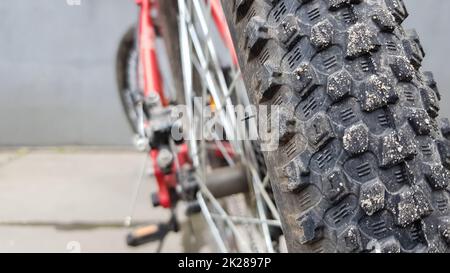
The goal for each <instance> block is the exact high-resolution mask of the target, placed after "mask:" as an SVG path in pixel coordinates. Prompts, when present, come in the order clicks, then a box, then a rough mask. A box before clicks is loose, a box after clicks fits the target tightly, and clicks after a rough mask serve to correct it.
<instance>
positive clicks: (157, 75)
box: [135, 0, 238, 208]
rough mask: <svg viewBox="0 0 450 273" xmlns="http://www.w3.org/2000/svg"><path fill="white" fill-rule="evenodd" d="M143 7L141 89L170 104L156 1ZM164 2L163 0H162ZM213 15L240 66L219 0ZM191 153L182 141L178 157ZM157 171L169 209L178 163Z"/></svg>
mask: <svg viewBox="0 0 450 273" xmlns="http://www.w3.org/2000/svg"><path fill="white" fill-rule="evenodd" d="M135 1H136V4H138V5H139V7H140V14H139V24H138V26H139V29H138V39H137V41H138V44H139V69H140V70H141V75H142V77H143V78H142V85H143V86H142V89H143V93H144V97H148V96H149V95H150V94H152V93H157V94H158V96H159V97H160V100H161V103H162V105H163V106H164V107H167V106H168V105H169V101H168V100H167V98H166V97H165V96H164V90H163V83H162V78H161V71H160V69H159V63H158V56H157V52H156V46H155V45H156V31H155V24H154V22H153V18H152V11H154V10H155V9H156V10H158V1H157V0H135ZM163 1H164V0H163ZM210 6H211V15H212V18H213V21H214V23H215V25H216V27H217V30H218V31H219V34H220V36H221V38H222V40H223V42H224V43H225V45H226V46H227V48H228V49H229V51H230V54H231V57H232V59H233V64H234V65H236V66H237V64H238V59H237V55H236V51H235V49H234V45H233V41H232V39H231V34H230V31H229V29H228V25H227V22H226V20H225V16H224V13H223V10H222V5H221V4H220V1H219V0H210ZM159 152H160V151H159V150H158V149H152V150H151V151H150V157H151V158H152V160H153V162H156V161H157V157H158V155H159ZM187 155H188V152H187V145H186V144H182V145H180V147H179V151H178V153H177V156H178V157H179V161H180V162H183V164H184V163H186V162H187V161H188V160H187V159H186V158H187ZM153 168H154V173H155V177H156V180H157V183H158V187H159V190H158V198H159V204H160V205H161V206H162V207H164V208H170V207H171V206H172V202H171V200H170V189H173V188H174V187H175V186H176V176H175V175H174V174H175V173H176V171H177V170H176V169H174V168H175V165H174V166H173V167H172V172H171V174H164V173H163V172H162V171H161V170H160V168H159V167H158V165H157V164H154V166H153Z"/></svg>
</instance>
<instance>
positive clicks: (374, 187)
mask: <svg viewBox="0 0 450 273" xmlns="http://www.w3.org/2000/svg"><path fill="white" fill-rule="evenodd" d="M136 3H137V4H138V5H139V8H140V15H139V21H138V24H137V25H136V26H135V27H133V28H131V29H130V31H129V32H128V33H127V34H126V35H125V37H124V39H123V40H122V43H121V46H120V49H119V54H118V58H117V60H118V61H117V75H118V83H119V92H120V95H121V98H122V102H123V105H124V108H125V109H126V113H127V116H128V118H129V120H130V124H131V125H132V128H133V130H134V132H135V133H136V135H137V143H138V144H139V146H140V147H141V148H142V149H143V150H146V151H147V152H148V153H149V157H150V158H151V162H152V166H153V170H154V176H155V177H156V180H157V182H158V187H159V189H158V192H157V193H155V194H154V195H153V196H152V202H153V204H154V205H155V206H162V207H164V208H167V209H171V210H172V211H174V209H175V207H176V205H177V204H178V203H179V202H178V201H181V200H182V201H183V206H185V208H186V213H187V214H188V215H193V214H197V213H200V214H201V215H202V216H203V217H204V219H205V222H206V223H207V225H208V228H209V231H210V234H211V236H212V238H213V239H214V242H215V245H216V247H217V251H221V252H283V251H285V250H288V251H290V252H408V253H410V252H447V251H448V250H449V244H450V217H449V216H450V211H449V176H450V173H449V169H450V146H449V144H450V142H449V141H450V123H449V121H448V120H447V119H440V118H438V112H439V100H440V93H439V91H438V88H437V84H436V82H435V80H434V78H433V75H432V73H431V72H423V71H422V70H421V63H422V61H423V58H424V50H423V48H422V46H421V44H420V41H419V38H418V35H417V33H416V32H415V31H406V30H404V29H403V28H402V26H401V23H402V22H403V21H404V20H405V19H406V17H407V16H408V13H407V10H406V8H405V5H404V3H403V1H401V0H370V1H369V0H367V1H364V0H300V1H297V0H261V1H253V0H228V1H222V4H221V3H220V2H219V1H218V0H209V1H205V0H164V1H154V0H136ZM222 5H223V7H222ZM205 128H206V129H205ZM178 229H179V225H178V222H177V217H176V214H175V213H173V216H172V218H171V219H170V221H169V222H168V223H164V224H160V225H153V226H150V227H145V228H142V229H138V230H136V231H134V232H132V233H131V234H130V236H129V237H128V243H129V244H130V245H140V244H142V243H146V242H149V241H153V240H155V238H161V237H163V236H165V235H166V234H167V233H168V232H170V231H177V230H178Z"/></svg>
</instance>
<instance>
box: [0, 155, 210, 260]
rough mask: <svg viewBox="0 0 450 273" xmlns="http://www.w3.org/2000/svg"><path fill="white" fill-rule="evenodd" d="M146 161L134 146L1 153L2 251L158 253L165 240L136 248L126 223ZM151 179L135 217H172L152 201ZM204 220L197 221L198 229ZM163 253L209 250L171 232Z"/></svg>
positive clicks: (145, 185)
mask: <svg viewBox="0 0 450 273" xmlns="http://www.w3.org/2000/svg"><path fill="white" fill-rule="evenodd" d="M143 159H144V155H143V154H141V153H137V152H134V151H128V150H110V151H105V150H86V149H84V150H77V149H67V148H66V149H45V150H35V149H34V150H27V149H19V150H3V151H0V208H1V210H0V252H10V251H14V252H23V251H33V252H70V251H73V250H75V251H76V250H80V248H81V251H83V252H97V251H106V252H123V251H126V252H134V251H145V252H154V251H155V250H156V248H157V244H151V245H148V246H145V247H142V248H138V249H131V248H128V247H127V246H126V245H125V243H124V239H125V235H126V233H127V229H126V228H124V227H123V226H122V223H123V221H124V218H125V217H126V215H127V214H128V211H129V204H130V200H131V196H132V192H133V188H134V185H135V184H136V181H137V180H138V177H139V173H140V169H141V168H142V165H143ZM146 181H147V183H145V184H143V187H142V189H141V191H140V194H139V197H138V201H137V205H136V209H135V213H134V215H135V220H136V221H143V222H147V221H149V222H158V221H160V220H163V219H167V218H168V212H167V211H165V210H163V209H155V208H152V207H151V205H150V203H149V198H148V196H149V194H150V192H151V190H152V189H155V184H154V181H152V179H149V178H147V180H146ZM184 225H187V224H184ZM201 225H202V221H201V220H199V221H196V227H195V229H196V230H198V229H201V227H199V226H201ZM184 230H185V231H186V230H189V229H188V228H185V229H184ZM162 251H163V252H182V251H205V248H202V249H199V248H198V247H197V246H196V244H195V243H194V242H193V241H192V236H190V235H189V233H188V232H185V233H184V234H182V233H180V234H171V235H170V236H168V237H167V239H166V242H165V244H164V246H163V248H162Z"/></svg>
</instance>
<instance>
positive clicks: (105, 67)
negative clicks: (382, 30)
mask: <svg viewBox="0 0 450 273" xmlns="http://www.w3.org/2000/svg"><path fill="white" fill-rule="evenodd" d="M405 2H406V4H407V6H408V9H409V11H410V14H411V16H410V18H409V19H408V20H407V22H406V25H407V26H408V27H414V28H416V29H417V30H418V32H419V34H420V36H421V40H422V42H423V44H424V47H425V50H426V51H427V58H426V61H425V64H424V66H425V69H428V70H432V71H434V73H435V76H436V79H437V81H438V83H439V87H440V89H441V93H443V97H444V100H443V102H442V104H441V105H442V108H443V111H442V115H443V116H447V117H450V106H448V105H449V104H450V96H448V95H447V92H446V90H448V89H449V88H450V75H449V73H448V72H447V71H449V69H450V61H449V58H448V56H449V52H450V41H449V39H450V38H449V34H450V16H448V14H449V13H450V1H448V0H426V1H424V0H405ZM81 3H82V5H81V6H72V7H71V6H68V5H67V2H66V0H2V1H0V117H1V118H0V145H73V144H85V145H124V144H129V143H130V131H129V128H128V126H127V124H126V121H125V118H124V116H123V113H122V109H121V108H120V103H119V100H118V96H117V91H116V86H115V81H114V80H115V79H114V56H115V52H116V47H117V43H118V40H119V39H120V37H121V35H122V34H123V33H124V32H125V30H126V29H127V27H128V26H129V25H131V23H132V22H133V21H134V20H135V16H136V10H135V7H134V4H133V1H132V0H82V1H81Z"/></svg>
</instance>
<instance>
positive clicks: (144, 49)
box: [136, 0, 168, 106]
mask: <svg viewBox="0 0 450 273" xmlns="http://www.w3.org/2000/svg"><path fill="white" fill-rule="evenodd" d="M136 3H137V4H138V5H139V6H140V14H139V37H138V42H139V56H140V68H141V69H142V75H143V85H144V86H143V90H144V96H145V97H147V96H148V95H149V94H150V93H151V92H156V93H158V95H159V97H160V99H161V102H162V104H163V105H164V106H167V105H168V101H167V99H166V98H165V96H164V91H163V88H162V81H161V74H160V71H159V65H158V59H157V56H156V48H155V44H156V33H155V25H154V24H153V20H152V17H151V11H152V9H153V8H157V6H156V5H157V3H156V1H155V0H136Z"/></svg>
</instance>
